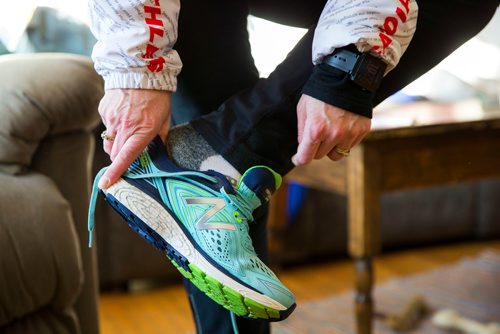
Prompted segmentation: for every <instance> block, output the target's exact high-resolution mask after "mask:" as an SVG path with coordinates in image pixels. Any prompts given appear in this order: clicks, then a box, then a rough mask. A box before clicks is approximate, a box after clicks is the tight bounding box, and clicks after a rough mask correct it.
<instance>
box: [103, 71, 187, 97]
mask: <svg viewBox="0 0 500 334" xmlns="http://www.w3.org/2000/svg"><path fill="white" fill-rule="evenodd" d="M103 77H104V82H105V85H104V89H105V90H108V89H116V88H136V89H154V90H168V91H172V92H175V90H176V88H177V77H176V75H174V74H172V73H169V72H166V71H164V72H161V73H147V72H129V73H121V72H108V73H104V74H103Z"/></svg>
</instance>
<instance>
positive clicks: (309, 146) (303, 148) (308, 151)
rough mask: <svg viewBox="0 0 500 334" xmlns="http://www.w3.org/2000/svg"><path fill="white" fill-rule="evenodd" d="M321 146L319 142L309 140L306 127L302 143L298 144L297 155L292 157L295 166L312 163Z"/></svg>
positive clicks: (309, 136)
mask: <svg viewBox="0 0 500 334" xmlns="http://www.w3.org/2000/svg"><path fill="white" fill-rule="evenodd" d="M320 144H321V141H320V140H315V139H313V138H311V135H310V134H309V127H308V126H307V125H306V127H305V132H304V135H303V137H302V141H301V142H300V143H299V147H298V148H297V153H296V154H295V155H294V156H293V157H292V162H293V164H294V165H295V166H300V165H306V164H308V163H310V162H311V161H312V159H313V158H314V156H315V155H316V152H317V151H318V148H319V146H320Z"/></svg>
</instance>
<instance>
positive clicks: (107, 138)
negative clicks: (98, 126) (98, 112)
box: [101, 130, 115, 141]
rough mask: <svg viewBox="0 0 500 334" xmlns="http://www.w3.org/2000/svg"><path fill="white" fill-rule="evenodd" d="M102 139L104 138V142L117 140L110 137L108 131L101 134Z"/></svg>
mask: <svg viewBox="0 0 500 334" xmlns="http://www.w3.org/2000/svg"><path fill="white" fill-rule="evenodd" d="M101 138H102V140H109V141H113V140H115V137H111V136H108V134H107V133H106V130H104V131H103V132H102V133H101Z"/></svg>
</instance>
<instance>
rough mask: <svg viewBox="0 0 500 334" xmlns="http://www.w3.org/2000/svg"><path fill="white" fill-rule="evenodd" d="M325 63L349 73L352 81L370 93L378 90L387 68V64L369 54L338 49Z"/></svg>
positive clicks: (326, 58)
mask: <svg viewBox="0 0 500 334" xmlns="http://www.w3.org/2000/svg"><path fill="white" fill-rule="evenodd" d="M323 63H325V64H328V65H329V66H332V67H335V68H337V69H339V70H341V71H343V72H346V73H348V74H349V75H350V78H351V81H353V82H355V83H356V84H358V85H359V86H361V87H362V88H364V89H366V90H369V91H370V92H375V91H376V90H377V88H378V86H379V85H380V82H381V81H382V79H383V77H384V73H385V69H386V68H387V64H386V63H384V62H383V61H382V60H380V59H379V58H377V57H375V56H372V55H371V54H369V53H367V52H363V53H361V52H357V53H356V52H353V51H350V50H346V49H336V50H335V51H334V52H333V53H332V54H331V55H329V56H327V57H325V59H324V60H323Z"/></svg>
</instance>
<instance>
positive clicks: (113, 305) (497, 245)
mask: <svg viewBox="0 0 500 334" xmlns="http://www.w3.org/2000/svg"><path fill="white" fill-rule="evenodd" d="M485 249H496V250H500V240H499V241H490V242H481V243H467V244H458V245H447V246H441V247H433V248H425V249H417V250H409V251H400V252H393V253H387V254H383V255H382V256H380V257H379V258H378V259H377V261H376V263H375V268H376V276H377V277H376V279H377V282H379V283H380V282H383V281H385V280H387V279H390V278H394V277H400V276H405V275H410V274H414V273H417V272H423V271H428V270H431V269H434V268H437V267H439V266H442V265H445V264H449V263H452V262H455V261H457V260H459V259H460V258H463V257H465V256H474V255H477V254H478V253H480V252H481V251H483V250H485ZM278 275H279V277H280V278H281V279H282V281H283V283H284V284H285V285H286V286H288V287H289V288H290V289H291V290H292V291H293V292H294V293H295V295H296V297H297V301H298V304H299V307H300V302H302V301H307V300H311V299H316V298H321V297H324V296H326V295H332V294H336V293H340V292H344V291H346V290H348V289H351V288H352V284H353V277H354V271H353V267H352V264H351V262H349V261H348V260H341V261H335V262H332V263H323V264H316V265H313V266H303V267H300V268H295V269H288V270H284V271H281V272H280V273H278ZM306 282H307V284H306ZM100 315H101V331H102V334H116V333H120V334H136V333H137V334H138V333H141V334H153V333H154V334H156V333H158V334H160V333H161V334H168V333H175V334H182V333H194V326H193V323H192V321H191V315H190V309H189V305H188V302H187V299H186V296H185V294H184V290H183V288H182V286H181V285H171V286H168V287H163V288H159V289H155V290H151V291H146V292H144V291H143V292H140V293H134V294H125V293H105V294H103V295H102V297H101V311H100Z"/></svg>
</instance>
